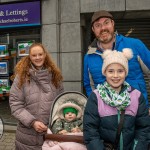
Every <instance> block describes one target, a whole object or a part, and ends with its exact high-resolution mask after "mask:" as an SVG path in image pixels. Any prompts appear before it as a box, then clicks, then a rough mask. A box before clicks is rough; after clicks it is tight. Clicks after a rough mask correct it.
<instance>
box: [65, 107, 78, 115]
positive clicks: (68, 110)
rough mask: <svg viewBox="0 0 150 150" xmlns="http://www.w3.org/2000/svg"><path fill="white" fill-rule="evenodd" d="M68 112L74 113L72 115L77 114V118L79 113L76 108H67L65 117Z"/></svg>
mask: <svg viewBox="0 0 150 150" xmlns="http://www.w3.org/2000/svg"><path fill="white" fill-rule="evenodd" d="M68 112H72V113H74V114H76V116H77V114H78V111H77V110H76V109H75V108H73V107H67V108H64V109H63V113H64V116H65V114H66V113H68Z"/></svg>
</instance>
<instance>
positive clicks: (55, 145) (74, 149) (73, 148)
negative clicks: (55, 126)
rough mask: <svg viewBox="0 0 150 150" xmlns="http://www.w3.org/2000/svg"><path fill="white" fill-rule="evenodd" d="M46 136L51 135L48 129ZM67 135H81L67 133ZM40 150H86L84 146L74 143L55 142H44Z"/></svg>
mask: <svg viewBox="0 0 150 150" xmlns="http://www.w3.org/2000/svg"><path fill="white" fill-rule="evenodd" d="M47 133H48V134H52V132H51V131H50V130H49V129H48V131H47ZM68 135H81V136H83V133H82V132H80V133H69V134H68ZM42 150H87V149H86V147H85V145H83V144H80V143H76V142H57V141H50V140H45V141H44V143H43V146H42Z"/></svg>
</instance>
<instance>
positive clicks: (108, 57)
mask: <svg viewBox="0 0 150 150" xmlns="http://www.w3.org/2000/svg"><path fill="white" fill-rule="evenodd" d="M132 57H133V54H132V50H131V49H129V48H124V49H123V50H122V52H120V51H117V50H105V51H104V52H103V54H102V58H103V59H104V61H103V66H102V74H103V75H105V71H106V68H107V67H108V66H109V65H110V64H113V63H119V64H120V65H122V66H123V67H124V68H125V71H126V76H127V75H128V60H129V59H131V58H132Z"/></svg>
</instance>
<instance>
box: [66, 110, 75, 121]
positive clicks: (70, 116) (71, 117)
mask: <svg viewBox="0 0 150 150" xmlns="http://www.w3.org/2000/svg"><path fill="white" fill-rule="evenodd" d="M76 117H77V116H76V114H75V113H72V112H67V113H66V114H65V119H66V120H67V121H68V122H71V121H73V120H75V119H76Z"/></svg>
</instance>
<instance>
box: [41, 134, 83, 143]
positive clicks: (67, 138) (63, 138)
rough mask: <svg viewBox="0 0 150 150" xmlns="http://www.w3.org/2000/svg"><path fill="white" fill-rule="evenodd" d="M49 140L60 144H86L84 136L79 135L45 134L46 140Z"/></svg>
mask: <svg viewBox="0 0 150 150" xmlns="http://www.w3.org/2000/svg"><path fill="white" fill-rule="evenodd" d="M47 139H49V140H52V141H58V142H76V143H81V144H84V140H83V136H79V135H61V134H45V135H44V140H47Z"/></svg>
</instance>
